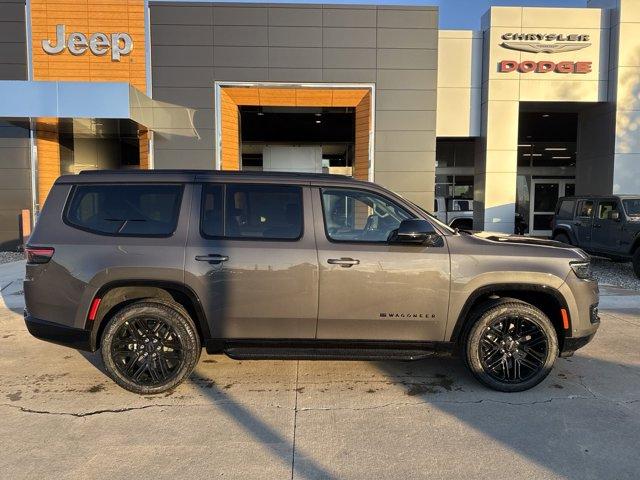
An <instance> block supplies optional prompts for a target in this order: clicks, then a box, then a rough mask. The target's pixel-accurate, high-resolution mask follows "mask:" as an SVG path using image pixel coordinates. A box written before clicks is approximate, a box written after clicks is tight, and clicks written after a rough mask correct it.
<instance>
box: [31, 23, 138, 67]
mask: <svg viewBox="0 0 640 480" xmlns="http://www.w3.org/2000/svg"><path fill="white" fill-rule="evenodd" d="M65 48H68V49H69V53H70V54H71V55H82V54H84V53H85V52H86V51H87V49H89V50H90V51H91V53H93V54H94V55H99V56H102V55H105V54H106V53H107V52H108V51H109V49H111V60H113V61H115V62H119V61H120V57H121V56H122V55H128V54H129V53H131V50H133V39H132V38H131V35H129V34H128V33H112V34H111V35H107V34H105V33H100V32H98V33H94V34H92V35H91V36H90V37H89V39H88V40H87V36H86V35H85V34H84V33H80V32H73V33H70V34H69V38H68V39H65V33H64V25H56V39H55V42H53V43H52V42H51V40H42V49H43V50H44V51H45V52H46V53H48V54H49V55H57V54H58V53H62V51H64V49H65Z"/></svg>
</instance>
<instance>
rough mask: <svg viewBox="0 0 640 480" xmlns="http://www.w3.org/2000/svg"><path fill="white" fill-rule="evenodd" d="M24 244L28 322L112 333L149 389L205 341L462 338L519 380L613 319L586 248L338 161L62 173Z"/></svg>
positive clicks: (351, 354)
mask: <svg viewBox="0 0 640 480" xmlns="http://www.w3.org/2000/svg"><path fill="white" fill-rule="evenodd" d="M27 255H28V260H27V272H26V278H25V282H24V291H25V297H26V309H25V321H26V324H27V327H28V329H29V331H30V332H31V334H33V335H34V336H36V337H38V338H42V339H44V340H48V341H52V342H55V343H59V344H63V345H67V346H70V347H74V348H78V349H82V350H88V351H96V350H98V349H101V352H102V358H103V361H104V365H105V369H106V371H107V372H108V374H109V375H110V376H111V378H112V379H113V380H114V381H115V382H117V383H118V384H119V385H121V386H122V387H124V388H126V389H128V390H131V391H133V392H137V393H141V394H153V393H160V392H164V391H166V390H169V389H172V388H174V387H175V386H176V385H178V384H179V383H180V382H182V381H183V380H184V379H185V378H186V377H187V376H188V375H189V374H190V373H191V371H192V370H193V368H194V367H195V365H196V363H197V362H198V359H199V357H200V353H201V349H202V346H204V347H205V348H206V350H207V352H208V353H220V352H223V353H225V354H227V355H229V356H230V357H232V358H238V359H261V358H262V359H264V358H296V359H339V358H350V359H351V358H357V359H417V358H423V357H426V356H429V355H432V354H433V353H434V352H441V351H444V352H458V353H460V354H461V356H462V357H463V358H464V359H465V362H466V364H467V365H468V367H469V369H470V370H471V372H472V373H473V374H474V375H475V376H476V377H477V378H478V380H480V381H481V382H482V383H484V384H485V385H487V386H489V387H491V388H494V389H497V390H502V391H509V392H513V391H521V390H525V389H528V388H531V387H533V386H534V385H536V384H537V383H539V382H540V381H542V380H543V379H544V378H545V377H546V376H547V374H548V373H549V371H550V370H551V368H552V366H553V364H554V362H555V359H556V358H557V357H558V355H563V356H568V355H571V354H572V353H573V352H574V351H575V350H576V349H578V348H580V347H582V346H584V345H585V344H587V343H588V342H589V341H590V340H591V338H593V336H594V334H595V332H596V330H597V328H598V326H599V317H598V310H597V306H598V286H597V283H596V282H595V281H594V280H593V279H592V278H591V276H590V264H589V257H588V256H587V255H586V254H585V253H583V252H582V251H581V250H580V249H577V248H573V247H569V246H567V245H563V244H561V243H559V242H553V241H541V240H535V239H525V238H523V237H508V236H505V237H501V236H496V235H494V236H492V235H484V237H483V236H480V235H471V234H468V233H458V232H456V231H455V230H452V229H450V228H449V227H447V226H446V225H444V224H442V223H440V222H439V221H438V220H437V219H435V218H434V217H432V216H431V215H430V214H428V213H427V212H425V211H424V210H422V209H421V208H419V207H417V206H416V205H414V204H413V203H411V202H409V201H407V200H405V199H403V198H401V197H399V196H398V195H395V194H394V193H392V192H390V191H388V190H385V189H384V188H382V187H380V186H378V185H375V184H372V183H367V182H360V181H356V180H353V179H351V178H349V177H342V176H336V175H307V174H286V173H281V174H280V173H277V174H276V173H271V174H268V173H261V174H258V173H240V172H207V171H136V172H131V171H129V172H122V171H120V172H86V173H81V174H80V175H74V176H63V177H60V178H59V179H58V180H57V181H56V183H55V185H54V187H53V189H52V190H51V193H50V194H49V197H48V200H47V202H46V205H45V206H44V209H43V211H42V213H41V215H40V219H39V221H38V224H37V225H36V228H35V230H34V232H33V234H32V236H31V238H30V241H29V245H28V248H27Z"/></svg>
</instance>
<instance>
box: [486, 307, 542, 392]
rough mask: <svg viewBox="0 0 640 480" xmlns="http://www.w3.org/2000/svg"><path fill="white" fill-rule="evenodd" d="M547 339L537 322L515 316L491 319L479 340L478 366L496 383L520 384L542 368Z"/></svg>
mask: <svg viewBox="0 0 640 480" xmlns="http://www.w3.org/2000/svg"><path fill="white" fill-rule="evenodd" d="M548 350H549V340H548V339H547V336H546V333H545V332H544V330H543V329H541V328H540V327H539V326H538V324H537V323H535V322H533V321H532V320H530V319H529V318H526V317H521V316H516V317H511V318H506V319H497V320H494V321H493V322H492V323H491V324H490V325H489V326H487V327H486V329H485V332H484V334H483V335H482V337H481V340H480V363H481V364H482V367H483V368H484V370H485V372H487V373H488V374H489V375H490V376H491V377H492V378H494V379H495V380H497V381H499V382H506V383H520V382H524V381H527V380H529V379H530V378H532V377H533V376H535V375H536V374H537V373H538V372H540V370H542V368H543V367H544V364H545V360H546V358H547V355H548Z"/></svg>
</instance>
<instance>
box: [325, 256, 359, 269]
mask: <svg viewBox="0 0 640 480" xmlns="http://www.w3.org/2000/svg"><path fill="white" fill-rule="evenodd" d="M327 263H328V264H329V265H340V266H341V267H342V268H349V267H353V266H354V265H359V264H360V260H355V259H353V258H346V257H342V258H330V259H329V260H327Z"/></svg>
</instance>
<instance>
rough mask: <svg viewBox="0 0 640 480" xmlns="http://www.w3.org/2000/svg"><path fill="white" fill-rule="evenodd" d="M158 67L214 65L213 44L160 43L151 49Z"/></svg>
mask: <svg viewBox="0 0 640 480" xmlns="http://www.w3.org/2000/svg"><path fill="white" fill-rule="evenodd" d="M151 64H152V65H154V66H156V67H202V66H211V67H213V46H201V45H198V46H195V45H192V46H186V45H172V46H170V45H158V46H156V47H154V48H153V50H151Z"/></svg>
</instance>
